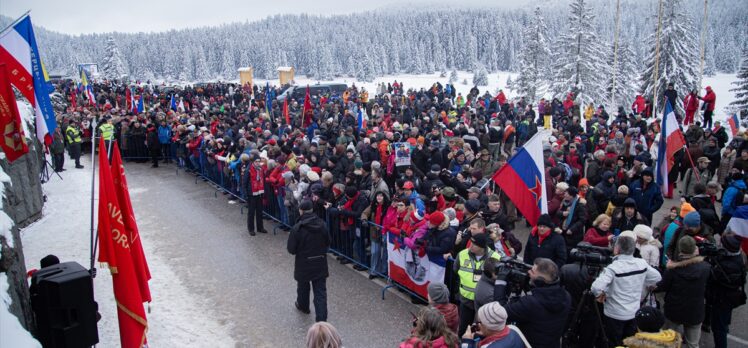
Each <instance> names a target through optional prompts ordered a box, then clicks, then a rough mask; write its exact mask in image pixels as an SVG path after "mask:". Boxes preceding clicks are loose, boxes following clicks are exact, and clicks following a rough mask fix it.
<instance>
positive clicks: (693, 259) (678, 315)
mask: <svg viewBox="0 0 748 348" xmlns="http://www.w3.org/2000/svg"><path fill="white" fill-rule="evenodd" d="M691 214H693V213H691ZM689 215H690V214H689ZM686 218H688V215H687V216H686ZM678 252H679V255H678V258H677V261H675V260H670V261H668V263H667V266H666V268H665V272H664V274H663V276H662V280H661V281H660V282H659V283H658V284H657V288H656V289H655V291H656V292H664V293H665V305H664V307H665V327H666V328H668V329H673V330H675V331H678V332H682V333H683V343H684V346H687V347H698V346H699V339H700V337H701V323H702V322H703V321H704V305H703V303H704V296H705V293H706V283H707V280H709V273H710V270H711V267H710V266H709V264H708V263H707V262H704V257H702V256H699V249H698V247H697V246H696V240H694V238H693V237H691V236H684V237H683V238H680V239H679V240H678Z"/></svg>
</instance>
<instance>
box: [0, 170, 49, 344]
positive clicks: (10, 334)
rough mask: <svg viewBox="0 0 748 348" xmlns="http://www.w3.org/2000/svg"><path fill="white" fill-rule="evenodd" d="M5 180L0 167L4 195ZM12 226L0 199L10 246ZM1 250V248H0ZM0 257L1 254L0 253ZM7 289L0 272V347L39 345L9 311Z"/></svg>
mask: <svg viewBox="0 0 748 348" xmlns="http://www.w3.org/2000/svg"><path fill="white" fill-rule="evenodd" d="M6 182H10V177H9V176H8V175H7V174H5V171H4V170H3V169H2V167H0V194H2V195H3V196H4V195H5V185H4V183H6ZM12 228H13V220H11V219H10V216H8V214H6V213H5V210H3V209H2V201H0V235H2V236H3V237H5V241H6V242H7V243H8V246H9V247H11V248H12V247H13V234H12V233H11V229H12ZM1 251H2V249H0V252H1ZM0 257H2V254H0ZM9 289H10V283H8V276H7V275H6V274H5V273H0V302H1V303H0V347H19V348H24V347H41V344H39V342H38V341H37V340H36V339H34V338H33V337H32V336H31V334H30V333H29V332H28V331H26V329H24V328H23V326H21V322H20V321H18V318H17V317H16V316H15V315H13V314H11V313H10V310H9V308H10V303H11V299H10V295H9V294H8V290H9Z"/></svg>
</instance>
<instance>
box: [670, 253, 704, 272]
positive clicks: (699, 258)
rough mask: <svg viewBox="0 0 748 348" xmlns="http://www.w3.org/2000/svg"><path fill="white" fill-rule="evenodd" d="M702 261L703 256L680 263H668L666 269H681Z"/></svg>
mask: <svg viewBox="0 0 748 348" xmlns="http://www.w3.org/2000/svg"><path fill="white" fill-rule="evenodd" d="M703 261H704V257H703V256H694V257H691V258H687V259H684V260H680V261H670V262H668V264H667V269H676V268H683V267H687V266H690V265H693V264H697V263H699V262H703Z"/></svg>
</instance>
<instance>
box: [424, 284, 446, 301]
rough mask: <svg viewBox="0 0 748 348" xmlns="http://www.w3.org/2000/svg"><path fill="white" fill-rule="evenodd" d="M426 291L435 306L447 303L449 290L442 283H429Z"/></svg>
mask: <svg viewBox="0 0 748 348" xmlns="http://www.w3.org/2000/svg"><path fill="white" fill-rule="evenodd" d="M428 291H429V297H430V298H431V301H432V302H434V303H437V304H445V303H448V302H449V289H448V288H447V286H446V285H444V284H443V283H429V286H428Z"/></svg>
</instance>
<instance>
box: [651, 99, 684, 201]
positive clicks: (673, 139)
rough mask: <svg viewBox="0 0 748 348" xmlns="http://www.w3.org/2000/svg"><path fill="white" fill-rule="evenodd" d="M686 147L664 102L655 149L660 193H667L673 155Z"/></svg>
mask: <svg viewBox="0 0 748 348" xmlns="http://www.w3.org/2000/svg"><path fill="white" fill-rule="evenodd" d="M684 146H686V139H685V138H684V137H683V132H682V131H681V130H680V127H679V126H678V120H677V119H676V118H675V112H674V111H673V107H672V106H671V105H670V102H665V113H664V117H663V121H662V133H661V134H660V144H659V147H658V148H657V174H656V176H657V183H658V184H659V185H660V188H661V189H662V192H668V191H669V189H668V186H669V182H668V173H670V170H671V169H672V168H673V163H674V162H675V153H676V152H678V151H679V150H681V149H682V148H683V147H684Z"/></svg>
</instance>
